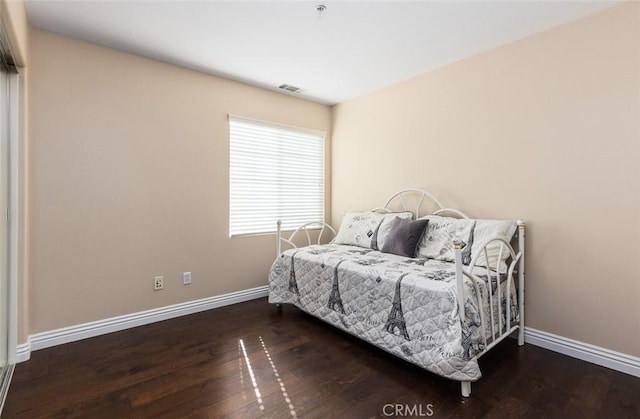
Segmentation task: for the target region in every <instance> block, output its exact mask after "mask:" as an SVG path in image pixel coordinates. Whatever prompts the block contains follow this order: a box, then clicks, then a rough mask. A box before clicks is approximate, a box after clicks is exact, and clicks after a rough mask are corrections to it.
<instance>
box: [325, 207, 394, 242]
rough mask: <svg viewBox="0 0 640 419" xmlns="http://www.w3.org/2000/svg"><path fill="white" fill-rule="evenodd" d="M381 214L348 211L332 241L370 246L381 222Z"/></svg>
mask: <svg viewBox="0 0 640 419" xmlns="http://www.w3.org/2000/svg"><path fill="white" fill-rule="evenodd" d="M382 219H383V216H382V214H378V213H375V212H371V211H367V212H348V213H346V214H345V215H344V218H343V219H342V224H341V225H340V230H338V234H336V237H335V239H333V243H336V244H350V245H352V246H360V247H365V248H367V249H370V248H371V239H372V238H373V235H374V233H375V231H376V230H377V229H378V227H379V226H380V223H381V222H382Z"/></svg>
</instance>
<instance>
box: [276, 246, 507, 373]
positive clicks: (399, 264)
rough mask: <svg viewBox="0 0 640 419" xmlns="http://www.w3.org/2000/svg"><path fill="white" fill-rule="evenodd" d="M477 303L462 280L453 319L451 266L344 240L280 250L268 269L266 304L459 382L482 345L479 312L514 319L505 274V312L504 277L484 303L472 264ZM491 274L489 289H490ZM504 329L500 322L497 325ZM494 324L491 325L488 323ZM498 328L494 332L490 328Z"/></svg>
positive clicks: (483, 284)
mask: <svg viewBox="0 0 640 419" xmlns="http://www.w3.org/2000/svg"><path fill="white" fill-rule="evenodd" d="M474 274H475V275H477V276H479V277H480V278H481V279H482V280H481V281H479V287H478V289H479V291H480V296H481V298H480V300H481V303H480V304H479V303H478V298H477V296H476V290H475V287H473V286H472V283H471V281H470V280H469V279H466V278H465V289H466V292H465V296H466V297H465V302H464V304H465V319H464V322H461V321H460V317H459V314H458V297H457V292H456V279H455V264H454V263H451V262H443V261H438V260H434V259H413V258H407V257H402V256H397V255H392V254H387V253H381V252H378V251H374V250H371V249H364V248H360V247H355V246H346V245H336V244H327V245H313V246H308V247H303V248H297V249H290V250H287V251H285V252H283V253H282V254H281V255H280V256H279V257H278V258H277V259H276V261H275V262H274V263H273V265H272V267H271V270H270V272H269V302H270V303H289V304H294V305H295V306H297V307H299V308H300V309H301V310H303V311H305V312H307V313H309V314H311V315H313V316H315V317H318V318H320V319H322V320H324V321H326V322H328V323H330V324H332V325H334V326H336V327H338V328H340V329H342V330H344V331H346V332H348V333H351V334H353V335H355V336H357V337H359V338H361V339H363V340H365V341H367V342H369V343H371V344H373V345H375V346H377V347H379V348H381V349H383V350H385V351H388V352H390V353H392V354H394V355H396V356H398V357H400V358H402V359H405V360H406V361H409V362H411V363H413V364H415V365H418V366H420V367H422V368H424V369H426V370H428V371H431V372H434V373H436V374H439V375H441V376H444V377H447V378H451V379H454V380H459V381H476V380H478V379H479V378H480V377H481V374H480V369H479V368H478V363H477V360H476V358H475V356H476V355H477V354H479V353H480V352H481V351H483V350H484V348H485V346H484V339H483V333H482V327H481V325H482V323H481V321H480V310H482V312H483V314H484V318H485V323H486V324H487V327H486V328H485V333H486V336H487V338H488V340H487V341H488V342H491V337H492V334H491V330H490V327H489V323H490V322H489V319H490V316H491V313H492V310H491V307H492V306H493V317H494V319H495V320H496V323H497V316H498V310H497V307H498V304H501V305H502V307H503V308H504V310H503V314H504V315H503V325H504V323H506V321H505V320H506V319H505V318H504V316H506V313H507V312H508V314H509V315H510V316H511V322H512V325H515V324H517V317H518V313H517V302H516V298H515V287H514V284H513V278H509V279H508V280H509V281H511V286H510V291H511V302H510V304H509V305H510V309H509V310H506V305H507V301H506V295H507V292H506V289H507V286H506V284H507V278H506V275H502V276H501V279H500V282H501V292H500V294H498V292H497V291H494V298H493V299H492V303H493V304H490V301H489V297H488V292H487V288H488V281H487V275H485V274H486V272H483V271H482V270H480V269H478V268H476V269H475V270H474ZM497 282H498V281H497V279H495V277H494V280H493V281H492V284H491V286H492V288H493V289H494V290H497V286H498V285H497ZM504 328H505V327H503V329H504ZM496 329H497V328H496ZM495 332H496V333H498V332H499V331H498V330H495Z"/></svg>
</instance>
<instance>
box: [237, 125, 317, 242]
mask: <svg viewBox="0 0 640 419" xmlns="http://www.w3.org/2000/svg"><path fill="white" fill-rule="evenodd" d="M324 137H325V135H324V133H322V132H318V131H312V130H305V129H301V128H293V127H288V126H283V125H277V124H271V123H268V122H262V121H256V120H252V119H246V118H241V117H237V116H229V140H230V141H229V142H230V146H229V151H230V153H229V157H230V158H229V179H230V185H229V186H230V193H229V196H230V199H229V201H230V205H229V210H230V211H229V235H230V236H237V235H241V234H256V233H269V232H274V231H275V230H276V222H277V221H278V220H281V221H282V229H284V230H292V229H296V228H298V227H299V226H300V225H302V224H304V223H307V222H310V221H324Z"/></svg>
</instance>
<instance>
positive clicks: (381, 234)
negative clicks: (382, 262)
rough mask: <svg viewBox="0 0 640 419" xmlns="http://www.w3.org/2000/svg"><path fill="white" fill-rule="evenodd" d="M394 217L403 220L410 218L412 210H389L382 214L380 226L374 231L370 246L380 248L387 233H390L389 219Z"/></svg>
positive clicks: (375, 248)
mask: <svg viewBox="0 0 640 419" xmlns="http://www.w3.org/2000/svg"><path fill="white" fill-rule="evenodd" d="M394 218H400V219H403V220H411V219H413V213H412V212H390V213H387V214H382V222H381V223H380V226H379V227H378V229H377V230H376V231H375V234H374V235H373V239H372V240H371V248H372V249H373V250H380V249H382V246H384V242H385V241H386V240H387V237H389V233H391V221H392V220H393V219H394Z"/></svg>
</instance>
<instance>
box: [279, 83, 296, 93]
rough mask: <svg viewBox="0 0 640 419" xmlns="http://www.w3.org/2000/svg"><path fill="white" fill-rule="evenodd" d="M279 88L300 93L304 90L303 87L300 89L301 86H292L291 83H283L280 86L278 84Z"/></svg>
mask: <svg viewBox="0 0 640 419" xmlns="http://www.w3.org/2000/svg"><path fill="white" fill-rule="evenodd" d="M278 89H282V90H286V91H287V92H291V93H300V92H301V91H302V89H300V88H299V87H296V86H292V85H290V84H281V85H280V86H278Z"/></svg>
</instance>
